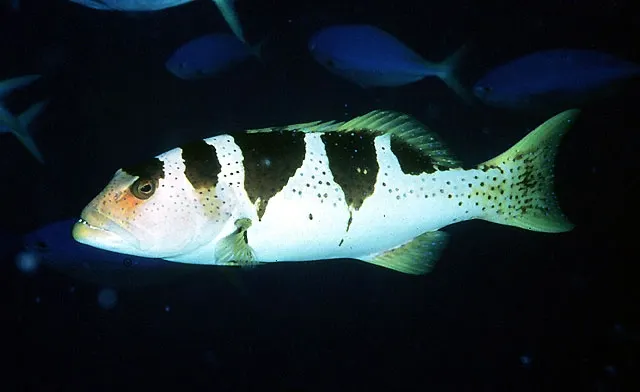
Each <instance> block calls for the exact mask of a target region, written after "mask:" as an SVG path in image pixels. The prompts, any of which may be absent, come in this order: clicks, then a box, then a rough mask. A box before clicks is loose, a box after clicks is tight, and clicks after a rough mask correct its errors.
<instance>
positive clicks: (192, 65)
mask: <svg viewBox="0 0 640 392" xmlns="http://www.w3.org/2000/svg"><path fill="white" fill-rule="evenodd" d="M258 51H259V46H258V47H257V49H256V50H255V51H254V50H253V49H252V48H251V47H249V46H247V45H246V44H244V43H243V42H241V41H240V40H238V39H237V38H236V37H235V36H234V35H232V34H220V33H216V34H207V35H204V36H201V37H198V38H196V39H193V40H191V41H189V42H187V43H186V44H184V45H182V46H181V47H179V48H178V49H177V50H176V51H175V52H174V53H173V54H172V55H171V57H170V58H169V60H167V62H166V64H165V66H166V68H167V70H168V71H169V72H171V73H172V74H174V75H175V76H177V77H179V78H180V79H185V80H193V79H201V78H206V77H211V76H214V75H216V74H218V73H220V72H222V71H225V70H227V69H229V68H230V67H232V66H233V65H235V64H238V63H240V62H242V61H244V60H246V59H247V58H249V57H251V56H252V55H259V52H258Z"/></svg>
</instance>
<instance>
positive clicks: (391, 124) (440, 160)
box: [246, 110, 460, 169]
mask: <svg viewBox="0 0 640 392" xmlns="http://www.w3.org/2000/svg"><path fill="white" fill-rule="evenodd" d="M354 130H358V131H368V132H372V133H374V134H378V135H383V134H389V135H391V137H392V138H393V139H395V141H398V142H399V143H402V144H403V145H404V146H405V147H406V148H408V149H410V150H413V151H414V152H415V153H416V154H420V155H423V156H426V157H429V158H430V160H431V162H432V163H433V164H434V165H435V166H439V167H442V168H445V169H450V168H455V167H460V162H459V161H458V160H457V159H456V158H455V157H454V156H453V155H452V154H451V153H450V152H449V150H448V149H447V147H446V146H445V145H444V143H443V142H442V141H441V140H440V138H439V137H438V135H436V133H435V132H433V131H431V130H429V129H428V128H427V127H426V126H425V125H424V124H422V123H420V122H419V121H418V120H416V119H415V118H413V117H411V116H409V115H407V114H403V113H399V112H394V111H389V110H374V111H372V112H369V113H367V114H364V115H362V116H358V117H355V118H353V119H351V120H349V121H347V122H337V121H312V122H308V123H301V124H291V125H285V126H280V127H267V128H261V129H251V130H247V131H246V132H247V133H259V132H281V131H298V132H305V133H326V132H350V131H354Z"/></svg>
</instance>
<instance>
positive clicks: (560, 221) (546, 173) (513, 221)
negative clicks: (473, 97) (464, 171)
mask: <svg viewBox="0 0 640 392" xmlns="http://www.w3.org/2000/svg"><path fill="white" fill-rule="evenodd" d="M579 113H580V111H579V110H576V109H572V110H567V111H564V112H562V113H560V114H558V115H556V116H554V117H552V118H551V119H549V120H547V121H546V122H545V123H544V124H542V125H540V126H539V127H537V128H536V129H535V130H533V131H531V132H530V133H529V134H528V135H527V136H525V137H524V138H523V139H522V140H520V141H519V142H518V143H516V144H515V145H514V146H513V147H511V148H510V149H509V150H507V151H506V152H504V153H502V154H500V155H499V156H497V157H495V158H493V159H491V160H489V161H487V162H484V163H482V164H480V165H479V166H478V168H479V169H481V170H489V169H492V168H493V169H499V170H500V171H501V172H502V175H503V176H504V178H503V179H504V180H505V181H504V186H503V190H504V193H503V194H501V195H500V196H498V199H497V200H496V204H498V203H502V204H503V205H506V206H508V208H507V209H506V212H504V211H502V212H500V213H498V211H499V210H498V211H494V212H492V213H487V214H486V215H485V216H482V217H480V218H481V219H484V220H487V221H490V222H494V223H500V224H503V225H509V226H516V227H520V228H523V229H527V230H533V231H541V232H547V233H558V232H564V231H569V230H571V229H572V228H573V224H572V223H571V222H569V220H568V219H567V218H566V217H565V216H564V214H563V213H562V211H561V210H560V206H559V205H558V202H557V200H556V198H555V195H554V192H553V169H554V163H555V157H556V154H557V151H558V146H559V145H560V140H561V139H562V136H564V134H565V133H566V132H567V130H568V129H569V127H570V126H571V125H572V124H573V122H574V121H575V118H576V117H577V116H578V114H579Z"/></svg>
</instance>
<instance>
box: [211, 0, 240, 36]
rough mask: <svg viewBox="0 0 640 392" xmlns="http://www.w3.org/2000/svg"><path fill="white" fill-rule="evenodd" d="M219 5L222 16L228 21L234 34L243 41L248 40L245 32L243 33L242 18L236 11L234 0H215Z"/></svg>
mask: <svg viewBox="0 0 640 392" xmlns="http://www.w3.org/2000/svg"><path fill="white" fill-rule="evenodd" d="M213 2H214V3H216V6H218V9H219V10H220V13H221V14H222V17H223V18H224V20H225V21H226V22H227V24H228V25H229V27H230V28H231V31H233V34H235V36H236V37H238V39H239V40H240V41H242V42H247V41H246V40H245V39H244V34H243V33H242V26H241V25H240V20H239V19H238V14H237V13H236V9H235V7H234V6H233V0H213Z"/></svg>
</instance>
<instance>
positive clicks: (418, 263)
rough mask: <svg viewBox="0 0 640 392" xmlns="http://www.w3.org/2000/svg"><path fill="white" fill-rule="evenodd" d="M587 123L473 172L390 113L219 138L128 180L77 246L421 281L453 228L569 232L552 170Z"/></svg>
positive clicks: (86, 214) (119, 175)
mask: <svg viewBox="0 0 640 392" xmlns="http://www.w3.org/2000/svg"><path fill="white" fill-rule="evenodd" d="M577 114H578V111H577V110H569V111H566V112H563V113H560V114H558V115H557V116H555V117H553V118H551V119H550V120H548V121H547V122H545V123H544V124H542V125H540V126H539V127H538V128H537V129H535V130H534V131H532V132H531V133H530V134H528V135H527V136H526V137H524V138H523V139H522V140H521V141H520V142H518V143H517V144H516V145H514V146H513V147H512V148H510V149H509V150H507V151H506V152H504V153H503V154H501V155H499V156H497V157H495V158H493V159H491V160H489V161H486V162H484V163H481V164H480V165H478V166H476V167H475V168H473V169H463V168H461V166H460V164H459V162H458V160H457V159H456V158H454V157H453V156H452V154H451V153H450V152H449V151H448V150H447V148H446V147H445V145H444V144H443V143H442V142H441V141H440V139H439V138H438V136H437V135H436V134H434V133H433V132H431V131H430V130H428V129H427V128H426V127H425V126H424V125H422V124H421V123H419V122H418V121H416V120H415V119H413V118H411V117H410V116H408V115H404V114H400V113H396V112H390V111H373V112H371V113H368V114H365V115H363V116H360V117H356V118H354V119H352V120H350V121H347V122H334V121H331V122H320V121H316V122H310V123H305V124H295V125H288V126H282V127H270V128H264V129H255V130H249V131H245V132H242V133H234V134H230V135H219V136H214V137H211V138H208V139H204V140H199V141H197V142H195V143H191V144H187V145H184V146H182V147H179V148H176V149H173V150H170V151H168V152H166V153H164V154H161V155H158V156H157V157H155V158H153V159H151V160H150V161H147V162H145V163H143V164H140V165H137V166H133V167H126V168H123V169H120V170H118V171H117V172H116V174H115V176H114V177H113V179H112V180H111V182H109V184H108V185H107V186H106V187H105V188H104V190H103V191H102V192H101V193H100V194H98V195H97V196H96V197H95V198H94V199H93V201H91V202H90V203H89V205H87V206H86V208H84V210H83V211H82V214H81V218H80V220H79V221H78V222H77V223H76V224H75V225H74V228H73V237H74V238H75V239H76V240H77V241H79V242H82V243H84V244H88V245H91V246H95V247H98V248H103V249H107V250H112V251H117V252H120V253H126V254H131V255H138V256H146V257H158V258H163V259H166V260H170V261H175V262H181V263H195V264H214V265H239V266H253V265H256V264H259V263H270V262H287V261H289V262H293V261H311V260H327V259H339V258H349V259H357V260H361V261H364V262H367V263H371V264H376V265H379V266H383V267H386V268H390V269H393V270H396V271H400V272H403V273H408V274H424V273H426V272H428V271H430V270H431V269H432V268H433V267H434V265H435V263H436V261H437V260H438V258H439V257H440V254H441V251H442V250H443V249H444V247H445V244H446V243H447V237H448V236H447V234H446V233H445V232H443V231H440V230H439V229H440V228H442V227H445V226H447V225H451V224H454V223H457V222H462V221H466V220H470V219H483V220H487V221H490V222H495V223H499V224H503V225H510V226H516V227H520V228H523V229H526V230H533V231H540V232H550V233H556V232H565V231H569V230H571V229H572V227H573V225H572V224H571V223H570V222H569V221H568V220H567V219H566V218H565V216H564V215H563V214H562V212H561V210H560V208H559V206H558V203H557V202H556V199H555V197H554V193H553V190H552V187H553V163H554V158H555V155H556V150H557V147H558V145H559V143H560V139H561V138H562V136H563V135H564V133H565V132H566V131H567V129H568V128H569V126H570V124H571V123H572V122H573V120H574V119H575V117H576V116H577Z"/></svg>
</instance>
